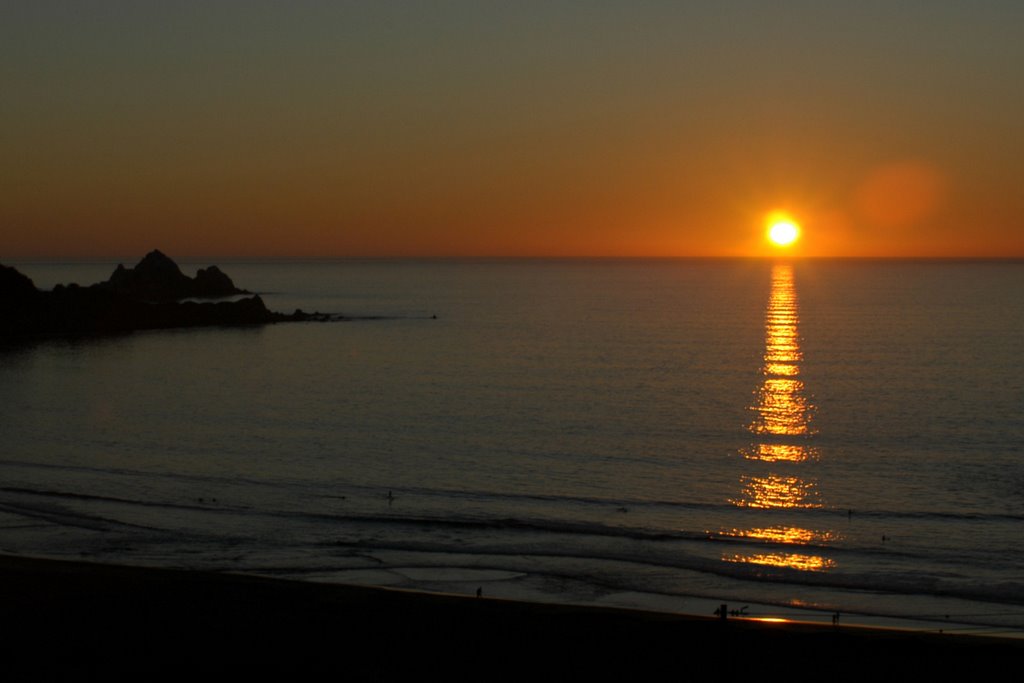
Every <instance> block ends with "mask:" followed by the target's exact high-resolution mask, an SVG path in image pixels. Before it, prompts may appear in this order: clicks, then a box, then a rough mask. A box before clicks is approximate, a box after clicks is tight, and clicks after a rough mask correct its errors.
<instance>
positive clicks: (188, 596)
mask: <svg viewBox="0 0 1024 683" xmlns="http://www.w3.org/2000/svg"><path fill="white" fill-rule="evenodd" d="M0 586H2V588H0V594H2V600H3V604H4V614H5V620H6V621H7V623H8V624H11V625H18V628H16V629H15V630H14V632H13V634H12V635H11V636H9V637H8V638H7V639H6V643H7V647H6V648H5V649H6V651H7V656H6V659H7V660H8V664H10V665H14V666H16V667H17V668H20V667H22V666H24V667H28V668H27V671H31V672H32V674H33V676H34V677H35V678H37V679H40V680H42V679H54V678H63V677H74V678H76V679H79V680H82V679H84V680H96V679H107V680H109V679H111V678H136V679H140V678H147V679H153V678H157V679H161V678H164V679H172V678H173V679H183V678H197V677H202V678H221V677H225V678H226V677H230V678H231V679H233V680H238V679H239V678H240V677H242V676H248V675H255V674H261V675H270V676H289V677H300V678H308V677H312V676H320V675H328V674H333V675H339V676H340V675H344V676H346V677H350V678H355V679H358V680H374V679H381V680H394V679H409V678H414V677H415V678H421V677H428V676H430V677H432V676H434V675H441V676H445V677H447V678H458V679H465V678H478V679H495V678H497V679H506V680H509V679H527V678H530V679H537V678H539V679H555V678H572V679H591V680H593V679H623V678H631V679H636V678H646V679H653V678H665V677H669V676H671V677H683V678H690V677H699V678H729V677H733V676H736V675H742V674H746V673H748V672H750V673H753V672H760V673H762V674H763V673H764V672H765V671H772V670H777V671H784V670H789V671H792V672H793V673H794V674H796V673H801V674H811V673H813V674H814V675H815V677H823V678H832V679H835V678H839V679H845V678H852V677H854V676H859V675H861V674H864V675H867V674H870V673H874V674H877V673H879V672H881V671H882V670H890V671H892V670H895V671H905V672H907V673H917V674H921V673H927V672H939V671H942V672H946V673H947V674H948V673H950V672H952V673H960V672H962V673H964V674H966V673H969V672H974V671H976V669H977V667H978V666H979V664H980V663H982V662H984V663H986V664H991V663H997V664H998V663H1002V662H1005V663H1007V664H1010V663H1014V662H1016V661H1019V658H1020V657H1021V656H1022V655H1024V641H1022V640H1019V639H1000V638H991V637H976V636H963V635H938V634H934V633H932V634H925V633H919V632H901V631H894V630H889V631H886V630H881V629H867V628H857V627H849V626H837V627H832V626H814V625H803V624H796V623H765V622H757V621H752V620H743V619H735V618H730V619H729V620H727V621H725V622H723V621H720V620H719V619H717V618H709V617H693V616H684V615H672V614H664V613H651V612H642V611H634V610H617V609H608V608H593V607H574V606H565V605H549V604H532V603H526V602H515V601H505V600H493V599H489V598H487V597H486V596H484V597H481V598H475V597H459V596H450V595H436V594H429V593H419V592H410V591H396V590H389V589H382V588H366V587H354V586H344V585H336V584H322V583H310V582H298V581H283V580H277V579H268V578H261V577H253V576H242V575H235V574H227V573H211V572H195V571H182V570H167V569H152V568H138V567H125V566H114V565H102V564H91V563H83V562H67V561H53V560H42V559H28V558H21V557H10V556H6V557H2V558H0Z"/></svg>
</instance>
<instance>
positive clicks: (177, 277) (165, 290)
mask: <svg viewBox="0 0 1024 683" xmlns="http://www.w3.org/2000/svg"><path fill="white" fill-rule="evenodd" d="M93 287H94V288H96V289H105V290H109V291H112V292H116V293H117V294H119V295H121V296H125V297H128V298H130V299H135V300H138V301H178V300H180V299H189V298H218V297H224V296H233V295H235V294H249V293H250V292H247V291H245V290H244V289H238V288H237V287H235V283H233V282H232V281H231V278H229V277H228V276H227V275H225V274H224V273H223V272H222V271H221V270H220V268H218V267H217V266H210V267H209V268H201V269H200V270H199V272H197V273H196V276H195V278H191V277H189V276H187V275H185V274H184V273H182V272H181V269H180V268H178V264H177V263H175V262H174V261H172V260H171V259H170V258H168V257H167V256H166V255H164V254H163V253H162V252H160V251H159V250H156V249H154V250H153V251H151V252H149V253H148V254H146V255H145V257H143V259H142V260H141V261H139V263H138V264H137V265H136V266H135V267H134V268H125V267H124V266H123V265H118V266H117V268H116V269H115V270H114V272H113V273H112V274H111V276H110V279H109V280H107V281H105V282H99V283H97V284H95V285H93Z"/></svg>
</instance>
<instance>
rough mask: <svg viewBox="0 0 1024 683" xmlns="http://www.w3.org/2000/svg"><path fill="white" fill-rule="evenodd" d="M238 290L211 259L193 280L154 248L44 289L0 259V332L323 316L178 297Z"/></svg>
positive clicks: (250, 300)
mask: <svg viewBox="0 0 1024 683" xmlns="http://www.w3.org/2000/svg"><path fill="white" fill-rule="evenodd" d="M215 292H217V293H215ZM240 292H243V290H239V289H237V288H235V286H234V284H233V283H232V282H231V279H230V278H229V277H228V276H227V275H225V274H224V273H223V272H221V270H220V269H219V268H217V267H216V266H211V267H210V268H206V269H204V270H200V271H199V273H198V274H197V276H196V277H195V279H193V278H190V277H188V276H186V275H184V274H183V273H182V272H181V270H180V269H179V268H178V266H177V264H176V263H174V261H172V260H171V259H169V258H167V257H166V256H164V255H163V254H161V253H160V252H159V251H153V252H150V253H149V254H147V255H146V258H144V259H143V260H142V261H141V262H140V263H139V264H138V265H137V266H136V267H135V268H125V267H123V266H118V267H117V270H115V271H114V273H113V275H111V277H110V279H109V280H107V281H105V282H101V283H97V284H95V285H93V286H91V287H79V286H78V285H77V284H70V285H57V286H56V287H54V289H53V291H50V292H44V291H40V290H38V289H37V288H36V286H35V284H34V283H33V282H32V280H31V279H30V278H28V277H26V276H25V275H24V274H22V273H20V272H18V271H17V270H16V269H14V268H11V267H8V266H0V338H7V339H11V338H24V337H33V336H88V335H104V334H118V333H125V332H132V331H134V330H149V329H167V328H176V327H206V326H218V325H220V326H233V327H234V326H243V325H265V324H268V323H276V322H288V321H304V320H327V319H329V316H326V315H323V314H320V313H303V312H301V311H296V312H295V313H292V314H291V315H285V314H282V313H275V312H273V311H270V310H268V309H267V307H266V305H265V304H264V303H263V299H261V298H260V297H259V295H255V296H251V297H247V298H243V299H238V300H234V301H221V302H205V301H204V302H196V301H179V299H182V298H186V297H197V298H198V297H215V296H220V297H223V296H227V295H235V294H238V293H240ZM245 293H248V292H245Z"/></svg>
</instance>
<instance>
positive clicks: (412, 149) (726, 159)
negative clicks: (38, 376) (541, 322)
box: [0, 1, 1024, 261]
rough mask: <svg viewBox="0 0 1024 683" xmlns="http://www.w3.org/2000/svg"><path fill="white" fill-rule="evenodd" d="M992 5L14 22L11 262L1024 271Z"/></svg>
mask: <svg viewBox="0 0 1024 683" xmlns="http://www.w3.org/2000/svg"><path fill="white" fill-rule="evenodd" d="M981 4H982V5H985V10H986V11H980V10H979V6H978V5H977V4H971V5H968V4H966V3H957V2H951V1H949V2H942V1H939V2H935V3H928V4H927V6H922V7H919V8H912V7H890V6H889V5H888V4H884V5H883V4H879V5H875V4H871V3H868V4H866V5H865V6H863V7H856V8H855V7H851V6H848V5H847V4H846V3H803V2H791V3H782V4H781V5H779V6H778V7H776V8H774V9H770V8H768V7H767V6H765V5H764V3H755V2H742V1H741V2H736V3H726V4H724V5H713V4H709V5H707V6H705V5H699V6H698V5H696V4H693V6H686V7H672V6H665V5H664V4H663V3H655V2H649V3H648V2H638V3H621V4H620V3H607V4H601V5H588V6H586V8H583V7H582V6H580V5H579V4H575V3H558V2H553V3H544V4H536V5H535V4H530V3H524V4H523V5H521V6H520V5H516V6H503V5H494V4H489V3H469V2H466V3H463V2H451V3H442V4H438V5H433V4H431V5H429V6H428V5H427V4H424V3H409V4H404V3H396V4H389V5H388V6H386V7H374V6H360V5H358V4H357V5H355V6H351V5H345V6H331V5H326V6H325V5H323V4H319V3H295V4H291V5H288V6H285V5H280V4H275V3H260V2H256V3H246V4H241V3H216V4H213V5H211V4H209V3H199V2H182V3H175V4H173V5H169V6H150V5H145V6H139V5H138V3H127V2H125V3H120V2H111V3H107V4H104V5H103V6H102V7H101V8H98V9H97V8H95V7H93V8H89V9H86V8H84V7H82V6H81V5H79V4H77V3H73V2H53V3H46V4H45V6H42V7H40V6H39V4H38V3H29V2H12V3H5V5H4V6H3V8H2V9H0V45H3V46H4V47H3V49H2V52H0V55H2V57H0V58H2V60H3V65H4V67H5V68H4V69H3V71H2V72H0V79H2V80H0V86H2V88H3V92H4V93H5V107H4V108H2V109H0V125H2V126H3V130H4V131H5V134H4V135H3V136H2V137H0V151H2V154H0V226H2V228H0V261H3V260H18V259H32V258H69V257H70V258H126V259H131V258H137V257H138V256H141V255H142V254H144V253H146V252H147V251H149V250H150V249H153V248H159V249H161V250H162V251H164V252H166V253H168V254H172V255H174V257H176V258H192V257H257V258H265V257H287V258H335V257H492V256H493V257H533V256H536V257H575V256H580V257H676V256H682V257H689V256H712V257H721V256H768V255H772V254H775V253H778V251H779V250H778V248H777V247H773V246H772V245H770V244H769V243H768V242H767V240H766V239H765V235H764V220H765V216H766V215H767V214H768V213H769V212H771V211H785V212H787V213H789V214H790V215H792V216H793V218H794V219H795V220H796V221H798V222H799V223H800V225H801V226H802V228H803V234H802V236H801V239H800V240H799V241H798V242H797V243H796V244H795V245H793V246H792V247H789V248H787V250H786V253H788V254H792V255H794V256H825V257H835V256H839V257H858V256H870V257H879V256H882V257H886V256H893V257H1024V218H1022V217H1024V193H1021V192H1020V191H1019V188H1018V187H1017V181H1018V179H1019V178H1021V177H1024V136H1022V135H1020V123H1019V122H1020V121H1021V120H1024V81H1022V80H1021V79H1020V78H1019V77H1018V73H1017V72H1018V71H1019V69H1018V68H1017V66H1018V65H1020V64H1024V41H1019V40H1018V38H1017V35H1016V30H1015V29H1014V27H1016V26H1020V25H1022V21H1024V7H1022V6H1019V5H1016V4H1012V3H998V2H992V3H988V4H986V3H981Z"/></svg>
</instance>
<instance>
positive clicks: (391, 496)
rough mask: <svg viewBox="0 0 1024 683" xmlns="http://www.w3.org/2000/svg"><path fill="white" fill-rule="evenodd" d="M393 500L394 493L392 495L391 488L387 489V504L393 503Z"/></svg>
mask: <svg viewBox="0 0 1024 683" xmlns="http://www.w3.org/2000/svg"><path fill="white" fill-rule="evenodd" d="M394 501H395V497H394V495H392V493H391V490H390V489H388V505H391V503H393V502H394Z"/></svg>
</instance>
